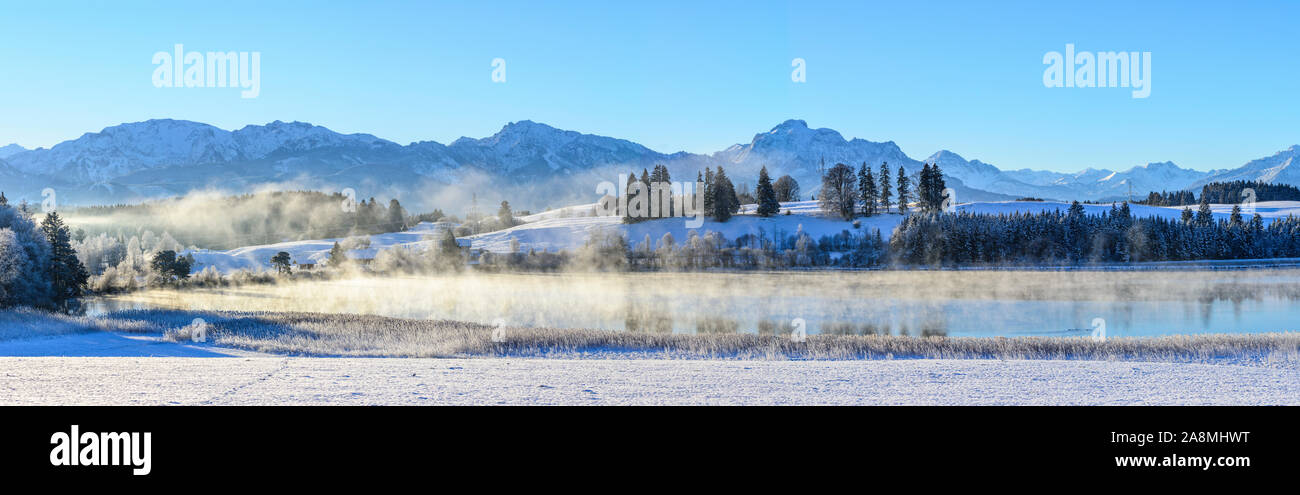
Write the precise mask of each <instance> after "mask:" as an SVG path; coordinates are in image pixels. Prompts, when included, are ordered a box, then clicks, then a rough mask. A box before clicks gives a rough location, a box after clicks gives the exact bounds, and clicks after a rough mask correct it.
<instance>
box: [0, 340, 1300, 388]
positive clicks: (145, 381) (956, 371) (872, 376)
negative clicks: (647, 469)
mask: <svg viewBox="0 0 1300 495" xmlns="http://www.w3.org/2000/svg"><path fill="white" fill-rule="evenodd" d="M0 356H5V357H0V369H4V373H3V374H0V405H38V404H39V405H156V404H164V405H165V404H186V405H211V404H218V405H220V404H242V405H304V404H326V405H376V404H383V405H416V404H428V405H483V404H611V405H614V404H617V405H633V404H647V405H653V404H783V405H795V404H843V405H875V404H892V405H904V404H907V405H941V404H942V405H994V404H1008V405H1014V404H1060V405H1082V404H1114V405H1119V404H1142V405H1154V404H1223V405H1264V404H1289V405H1297V404H1300V372H1298V371H1300V369H1297V363H1296V361H1295V360H1294V359H1283V360H1265V361H1248V362H1249V363H1251V364H1249V365H1238V364H1231V363H1229V362H1222V361H1212V362H1209V363H1206V364H1199V363H1169V362H1142V361H1137V362H1135V361H1084V360H1044V359H1038V360H1019V359H1014V360H997V359H899V360H849V361H752V360H712V359H635V358H619V359H601V358H599V357H590V356H589V357H587V358H584V359H566V358H517V357H477V358H441V359H430V358H338V357H287V356H283V355H270V354H260V353H255V352H249V351H241V350H236V349H230V348H223V347H217V346H214V345H210V344H191V343H185V344H182V343H174V342H168V341H163V340H161V339H159V338H157V337H150V336H146V335H133V334H123V333H116V332H91V333H85V334H72V335H58V336H52V337H46V338H32V339H15V340H6V341H0Z"/></svg>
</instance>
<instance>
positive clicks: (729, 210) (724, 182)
mask: <svg viewBox="0 0 1300 495" xmlns="http://www.w3.org/2000/svg"><path fill="white" fill-rule="evenodd" d="M711 190H712V193H713V194H712V196H713V201H712V203H713V219H714V220H717V221H719V222H725V221H727V220H730V219H731V215H733V214H735V213H736V212H738V211H740V200H739V199H737V198H736V188H735V187H734V186H732V185H731V179H728V178H727V172H726V171H724V170H722V167H718V173H716V174H714V175H713V187H712V188H711Z"/></svg>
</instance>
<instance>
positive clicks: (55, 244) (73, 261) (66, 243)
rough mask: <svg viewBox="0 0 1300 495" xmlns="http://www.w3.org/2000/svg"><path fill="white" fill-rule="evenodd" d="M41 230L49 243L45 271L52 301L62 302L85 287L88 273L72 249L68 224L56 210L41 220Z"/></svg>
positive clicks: (74, 296)
mask: <svg viewBox="0 0 1300 495" xmlns="http://www.w3.org/2000/svg"><path fill="white" fill-rule="evenodd" d="M41 231H42V232H44V233H45V239H46V240H47V241H49V243H50V262H49V263H50V264H49V267H48V268H47V273H48V274H49V278H50V286H51V288H52V289H53V291H54V294H53V296H54V302H55V303H56V304H62V303H64V302H66V301H68V300H69V299H73V298H76V297H77V296H80V295H81V292H82V291H83V290H85V288H86V282H87V281H88V280H89V279H90V273H89V272H87V271H86V267H84V266H82V265H81V261H80V260H78V259H77V252H76V251H75V250H73V249H72V242H71V239H72V238H71V236H70V235H69V234H68V226H67V225H64V224H63V219H62V218H59V214H58V212H53V211H52V212H50V213H49V214H48V215H45V219H44V220H41Z"/></svg>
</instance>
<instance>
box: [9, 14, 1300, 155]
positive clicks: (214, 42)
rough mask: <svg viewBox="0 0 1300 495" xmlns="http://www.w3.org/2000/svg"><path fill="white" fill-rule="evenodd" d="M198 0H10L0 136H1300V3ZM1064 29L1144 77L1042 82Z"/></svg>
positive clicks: (1157, 139)
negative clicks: (160, 77)
mask: <svg viewBox="0 0 1300 495" xmlns="http://www.w3.org/2000/svg"><path fill="white" fill-rule="evenodd" d="M194 4H197V2H167V3H162V2H158V3H138V2H97V3H63V2H26V1H14V0H4V5H3V9H2V10H3V13H0V67H2V69H0V145H3V144H6V143H10V142H17V143H19V144H22V145H24V146H27V147H29V148H30V147H35V146H46V147H48V146H51V145H53V144H55V143H57V142H59V141H63V140H65V139H72V138H75V137H77V136H80V135H81V134H82V133H84V132H93V131H98V130H100V129H102V128H104V127H106V126H109V125H115V124H118V123H122V122H134V121H140V120H145V119H149V118H176V119H188V120H195V121H200V122H206V123H210V124H213V125H216V126H218V127H221V128H225V129H235V128H239V127H242V126H244V125H246V124H263V123H266V122H270V121H273V120H284V121H293V120H300V121H306V122H311V123H315V124H319V125H324V126H326V127H329V128H331V129H334V130H336V131H340V132H368V133H371V134H375V135H377V136H379V137H382V138H386V139H390V140H393V141H397V142H399V143H403V144H405V143H408V142H411V141H418V140H430V139H431V140H436V141H439V142H443V143H449V142H451V141H452V140H454V139H456V138H457V137H460V136H471V137H483V136H487V135H490V134H492V133H494V132H496V131H497V130H499V129H500V127H501V126H502V125H504V124H505V123H507V122H511V121H517V120H524V119H530V120H534V121H538V122H544V123H547V124H550V125H553V126H556V127H559V128H562V129H572V130H577V131H581V132H589V133H595V134H602V135H607V136H614V137H620V138H626V139H630V140H633V141H636V142H639V143H641V144H644V145H646V146H649V147H650V148H652V149H655V150H658V151H663V152H673V151H679V150H685V151H691V152H712V151H717V150H720V149H723V148H725V147H726V146H729V145H731V144H734V143H738V142H748V141H749V140H750V139H751V138H752V137H753V135H754V134H755V133H757V132H763V131H766V130H768V129H770V128H771V127H773V126H774V125H776V124H778V123H780V122H782V121H784V120H786V119H790V118H798V119H804V120H806V121H807V122H808V123H809V125H811V126H813V127H830V128H833V129H836V130H838V131H840V132H842V133H843V134H844V135H845V137H848V138H852V137H860V138H864V139H869V140H873V141H888V140H892V141H895V142H896V143H898V145H899V146H900V147H902V149H903V151H904V152H906V153H907V154H908V155H910V156H912V157H913V158H917V159H922V158H924V157H926V156H928V155H929V154H930V153H932V152H934V151H937V150H940V149H949V150H952V151H956V152H958V153H959V154H961V155H963V156H965V157H966V158H967V159H974V158H978V159H980V160H983V161H986V162H989V163H993V164H995V165H997V166H999V167H1000V168H1003V169H1017V168H1024V167H1031V168H1042V169H1050V170H1062V171H1066V170H1077V169H1081V168H1084V167H1099V168H1100V167H1105V168H1113V169H1125V168H1128V167H1131V166H1134V165H1140V164H1144V163H1147V162H1152V161H1165V160H1171V161H1174V162H1175V163H1178V164H1179V165H1181V166H1184V167H1191V168H1196V169H1201V170H1206V169H1211V168H1227V167H1236V166H1240V165H1241V164H1243V163H1244V162H1245V161H1247V160H1250V159H1253V158H1258V157H1262V156H1266V155H1270V154H1272V153H1274V152H1276V151H1278V150H1281V149H1284V148H1286V147H1288V146H1290V145H1293V144H1298V143H1300V119H1298V118H1297V115H1300V82H1298V81H1300V77H1297V76H1300V37H1297V34H1296V29H1295V28H1296V26H1297V20H1300V2H1204V3H1201V2H1158V1H1146V2H1132V1H1125V2H1113V3H1111V2H1098V1H1090V2H1045V1H1034V2H974V1H960V2H910V1H909V2H901V1H893V2H879V3H877V2H813V1H798V2H790V3H784V2H762V1H753V0H751V1H742V2H720V1H700V0H693V1H683V2H676V1H663V0H656V1H629V2H623V1H608V0H606V1H597V2H539V1H532V2H492V1H467V2H446V3H441V2H440V3H434V2H403V3H396V2H394V3H386V2H360V1H358V2H347V3H343V2H320V1H316V2H281V1H275V2H266V1H263V2H230V1H222V2H203V5H202V6H199V5H194ZM177 43H182V44H184V45H185V48H186V49H187V50H194V51H201V52H207V51H249V52H252V51H256V52H260V53H261V93H260V95H259V96H258V97H257V98H255V99H241V98H240V96H239V90H237V89H229V88H181V89H178V88H156V87H154V86H153V84H152V83H151V76H152V74H153V70H154V65H153V64H152V60H151V59H152V56H153V54H154V53H155V52H158V51H168V52H170V51H171V50H172V47H173V45H174V44H177ZM1067 43H1073V44H1074V45H1075V46H1076V49H1077V50H1080V51H1094V52H1098V51H1139V52H1151V54H1152V55H1151V57H1152V77H1151V80H1152V83H1151V95H1150V97H1148V98H1145V99H1134V98H1132V97H1131V96H1130V89H1128V88H1047V87H1044V84H1043V71H1044V69H1045V67H1046V66H1045V65H1044V64H1043V56H1044V54H1046V53H1047V52H1050V51H1058V52H1063V51H1064V50H1065V45H1066V44H1067ZM497 57H500V58H503V59H505V61H506V82H504V83H494V82H492V80H491V74H492V66H491V62H492V59H494V58H497ZM796 57H799V58H803V59H805V60H806V61H807V82H805V83H794V82H792V81H791V77H790V75H791V70H792V68H791V60H792V59H793V58H796Z"/></svg>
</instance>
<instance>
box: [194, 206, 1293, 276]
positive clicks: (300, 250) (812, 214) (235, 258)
mask: <svg viewBox="0 0 1300 495" xmlns="http://www.w3.org/2000/svg"><path fill="white" fill-rule="evenodd" d="M593 206H594V205H590V204H589V205H575V206H570V207H566V208H561V209H557V210H552V211H548V212H542V213H537V214H533V215H529V216H525V217H521V219H522V220H523V221H524V222H525V223H524V224H523V225H518V226H515V227H512V228H509V229H505V230H501V231H497V232H489V233H485V234H479V235H475V236H469V237H467V238H466V239H467V240H469V241H471V242H472V243H473V244H472V245H473V247H474V248H477V249H484V250H487V251H492V252H498V253H505V252H509V251H510V247H511V239H514V240H516V241H518V242H519V247H520V249H521V250H524V251H527V250H529V249H535V250H537V251H552V252H554V251H558V250H572V249H576V248H577V247H579V246H581V245H582V244H583V243H584V242H585V241H586V240H587V238H588V237H589V236H590V235H591V233H592V232H593V231H595V230H597V229H618V230H620V231H621V232H622V233H623V234H624V235H625V236H626V237H627V239H628V242H629V243H630V244H632V245H633V246H635V245H637V244H639V243H641V242H643V241H644V239H645V237H646V236H647V235H649V236H650V239H651V242H654V243H656V244H657V243H658V242H659V239H660V238H661V237H663V235H664V234H665V233H669V234H672V236H673V239H674V240H675V241H676V242H677V243H679V244H680V243H681V242H682V241H684V240H685V239H686V237H687V235H688V231H690V230H695V231H696V232H697V233H699V234H704V233H706V232H718V233H721V234H722V235H724V236H725V237H726V238H727V239H729V240H734V239H736V238H737V237H740V236H742V235H745V234H755V235H757V234H759V232H760V231H762V232H765V233H766V234H767V235H768V236H771V235H772V234H773V233H774V232H777V231H781V232H784V233H786V234H793V233H794V232H796V231H797V230H799V229H800V228H802V229H803V231H804V232H807V233H808V234H809V235H811V236H812V237H813V238H818V237H821V236H824V235H834V234H838V233H840V232H841V231H844V230H849V231H854V227H853V224H852V223H851V222H846V221H843V220H839V219H837V218H832V217H827V216H825V215H823V214H822V211H821V209H820V208H819V207H818V205H817V202H816V201H800V202H792V203H782V205H781V209H782V214H780V215H777V216H774V217H769V218H762V217H758V216H755V215H753V214H752V213H753V210H754V207H755V205H746V206H745V207H744V208H743V209H742V212H741V214H740V215H738V216H735V217H732V219H731V220H730V221H727V222H725V223H720V222H715V221H712V220H704V224H703V225H702V226H700V227H698V228H695V229H688V228H687V227H686V225H687V224H686V222H687V220H688V219H686V218H670V219H662V220H653V221H648V222H641V223H636V224H631V225H625V224H623V223H622V219H621V218H619V217H598V216H591V213H592V207H593ZM1069 206H1070V205H1069V203H1062V202H1053V201H1045V202H1032V201H1003V202H973V203H965V204H961V205H958V206H957V209H958V210H959V211H964V212H971V213H989V214H1010V213H1016V212H1041V211H1051V210H1062V211H1064V210H1065V209H1067V208H1069ZM1083 207H1084V211H1085V212H1087V213H1088V214H1100V213H1103V212H1106V211H1109V210H1110V208H1111V206H1110V204H1109V203H1107V204H1095V205H1094V204H1089V205H1083ZM1130 208H1131V210H1132V212H1133V215H1135V216H1139V217H1153V216H1158V217H1165V218H1178V217H1179V216H1180V215H1181V214H1182V208H1181V207H1157V206H1144V205H1130ZM1212 208H1213V210H1214V212H1215V213H1214V214H1215V217H1217V218H1227V217H1228V215H1229V213H1230V212H1231V210H1232V205H1213V206H1212ZM785 210H790V211H791V214H790V215H785V214H784V212H785ZM1256 211H1257V212H1258V213H1259V214H1260V216H1262V217H1263V218H1265V219H1266V220H1267V219H1272V218H1283V217H1286V216H1288V215H1300V201H1266V202H1260V203H1258V204H1257V205H1256ZM901 219H902V217H901V216H899V215H897V214H886V215H877V216H874V217H869V218H860V219H858V222H859V224H860V229H863V230H865V231H867V232H870V231H871V230H872V229H879V230H880V233H881V235H882V236H883V237H885V238H886V239H888V238H889V235H890V233H892V232H893V230H894V227H896V226H897V225H898V223H899V222H900V220H901ZM447 226H448V225H447V224H433V223H428V222H425V223H421V224H419V225H416V226H415V227H412V228H411V229H410V230H408V231H406V232H394V233H387V234H376V235H372V236H370V249H368V250H365V251H364V252H359V253H353V254H354V255H362V256H367V255H368V256H373V255H374V253H375V252H377V251H378V250H381V249H386V248H390V247H394V246H404V247H408V248H415V249H422V248H424V247H427V245H428V243H429V241H425V240H424V239H425V237H426V236H429V235H431V234H433V233H434V232H436V231H437V229H439V228H446V227H447ZM341 240H342V239H321V240H310V241H294V242H283V243H278V244H270V245H262V246H248V247H241V248H236V249H231V250H228V251H210V250H205V249H200V250H196V251H192V252H191V253H192V254H193V255H194V259H195V261H196V262H197V266H196V267H195V271H198V270H202V269H204V268H206V267H208V266H214V267H216V268H217V269H218V270H220V271H222V272H230V271H233V270H238V269H266V268H270V260H271V257H272V256H274V255H275V254H276V253H278V252H280V251H284V252H287V253H289V255H290V256H291V257H292V259H293V260H294V261H295V262H297V263H313V262H315V263H320V262H323V261H324V260H325V259H326V258H327V255H328V253H329V250H330V248H331V247H333V245H334V242H335V241H341Z"/></svg>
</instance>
